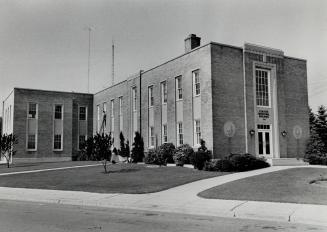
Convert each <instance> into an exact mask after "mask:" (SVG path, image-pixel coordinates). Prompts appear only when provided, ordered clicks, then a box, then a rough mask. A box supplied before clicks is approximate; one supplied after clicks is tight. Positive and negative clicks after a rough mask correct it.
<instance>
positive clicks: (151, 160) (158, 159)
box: [144, 149, 167, 166]
mask: <svg viewBox="0 0 327 232" xmlns="http://www.w3.org/2000/svg"><path fill="white" fill-rule="evenodd" d="M144 163H146V164H155V165H159V166H162V165H163V166H166V165H167V160H166V159H165V158H164V157H163V156H162V153H160V152H159V150H158V149H149V150H148V153H147V155H146V156H145V158H144Z"/></svg>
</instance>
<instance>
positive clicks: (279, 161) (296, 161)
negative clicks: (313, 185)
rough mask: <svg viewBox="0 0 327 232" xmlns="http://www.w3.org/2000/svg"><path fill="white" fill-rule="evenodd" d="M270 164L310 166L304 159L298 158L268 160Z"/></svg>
mask: <svg viewBox="0 0 327 232" xmlns="http://www.w3.org/2000/svg"><path fill="white" fill-rule="evenodd" d="M267 161H268V163H270V165H271V166H305V165H309V163H307V162H304V161H303V159H297V158H279V159H277V158H273V159H268V160H267Z"/></svg>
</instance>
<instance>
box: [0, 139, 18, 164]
mask: <svg viewBox="0 0 327 232" xmlns="http://www.w3.org/2000/svg"><path fill="white" fill-rule="evenodd" d="M17 143H18V140H17V138H16V136H15V135H13V134H9V135H7V134H3V135H2V136H0V154H1V157H2V156H3V157H5V159H6V162H7V167H8V168H10V161H12V157H13V156H14V155H15V153H16V151H14V144H17Z"/></svg>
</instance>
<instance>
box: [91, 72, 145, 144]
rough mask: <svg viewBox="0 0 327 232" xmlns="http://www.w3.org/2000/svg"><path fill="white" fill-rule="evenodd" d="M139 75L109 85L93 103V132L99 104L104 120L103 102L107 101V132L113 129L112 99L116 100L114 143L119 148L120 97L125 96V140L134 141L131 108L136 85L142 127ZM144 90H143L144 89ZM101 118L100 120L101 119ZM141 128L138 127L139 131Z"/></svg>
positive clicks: (95, 128) (96, 96)
mask: <svg viewBox="0 0 327 232" xmlns="http://www.w3.org/2000/svg"><path fill="white" fill-rule="evenodd" d="M139 80H140V79H139V75H135V76H133V77H130V78H129V79H127V80H126V81H123V82H120V83H118V84H116V85H114V86H112V87H109V88H107V89H105V90H103V91H100V92H98V93H96V94H95V95H94V103H93V115H94V118H93V125H94V127H93V134H95V133H96V132H97V131H96V130H97V126H96V125H97V106H98V105H99V106H100V112H101V117H100V118H101V120H102V111H103V103H104V102H107V126H106V127H107V131H106V132H107V133H109V132H110V131H111V118H110V115H111V100H114V118H115V120H114V122H115V128H114V133H113V136H114V145H115V146H116V147H117V148H119V142H120V140H119V134H120V128H119V97H123V107H122V110H123V131H122V132H123V134H124V137H125V140H127V139H128V140H129V141H130V145H131V144H132V143H133V138H134V133H133V130H132V126H131V125H132V122H131V120H132V110H131V101H132V96H131V94H132V87H134V86H135V87H136V95H137V96H136V97H137V112H138V113H137V115H138V120H137V121H138V123H137V124H138V128H140V120H139V109H140V106H139V104H140V101H139V98H140V84H139ZM142 91H143V90H142ZM101 120H100V121H101ZM139 130H140V129H138V131H139Z"/></svg>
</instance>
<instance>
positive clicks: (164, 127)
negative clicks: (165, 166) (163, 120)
mask: <svg viewBox="0 0 327 232" xmlns="http://www.w3.org/2000/svg"><path fill="white" fill-rule="evenodd" d="M162 142H163V143H167V142H168V136H167V124H164V125H162Z"/></svg>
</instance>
